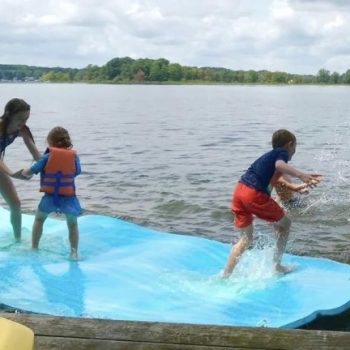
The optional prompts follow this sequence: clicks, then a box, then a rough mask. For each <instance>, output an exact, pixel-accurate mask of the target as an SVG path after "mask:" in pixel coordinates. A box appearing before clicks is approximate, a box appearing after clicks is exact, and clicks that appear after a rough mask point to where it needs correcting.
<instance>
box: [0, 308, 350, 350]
mask: <svg viewBox="0 0 350 350" xmlns="http://www.w3.org/2000/svg"><path fill="white" fill-rule="evenodd" d="M0 317H5V318H8V319H11V320H13V321H16V322H19V323H22V324H24V325H26V326H28V327H30V328H31V329H32V330H33V331H34V333H35V350H44V349H45V350H73V349H74V350H100V349H101V350H112V349H126V350H135V349H138V350H141V349H142V350H151V349H160V350H169V349H179V350H209V349H212V350H219V349H220V350H229V349H235V350H238V349H240V350H243V349H244V350H247V349H255V350H256V349H271V350H272V349H273V350H298V349H300V350H308V349H310V350H311V349H315V350H323V349H327V350H340V349H342V350H343V349H347V350H349V349H350V332H330V331H316V330H312V331H310V330H300V329H298V330H287V329H274V328H254V327H231V326H216V325H194V324H177V323H160V322H134V321H112V320H102V319H88V318H70V317H56V316H41V315H34V314H22V313H0ZM18 350H21V349H18Z"/></svg>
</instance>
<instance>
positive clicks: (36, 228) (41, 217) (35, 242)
mask: <svg viewBox="0 0 350 350" xmlns="http://www.w3.org/2000/svg"><path fill="white" fill-rule="evenodd" d="M48 215H49V214H48V213H44V212H42V211H40V210H37V211H36V213H35V219H34V223H33V230H32V249H38V246H39V241H40V238H41V235H42V233H43V226H44V222H45V220H46V218H47V216H48Z"/></svg>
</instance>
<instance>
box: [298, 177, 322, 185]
mask: <svg viewBox="0 0 350 350" xmlns="http://www.w3.org/2000/svg"><path fill="white" fill-rule="evenodd" d="M321 178H322V175H320V174H302V175H301V176H300V180H301V181H303V182H305V183H306V184H307V185H308V187H310V188H313V187H315V186H316V185H317V184H318V183H320V181H321Z"/></svg>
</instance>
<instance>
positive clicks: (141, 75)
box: [134, 69, 145, 83]
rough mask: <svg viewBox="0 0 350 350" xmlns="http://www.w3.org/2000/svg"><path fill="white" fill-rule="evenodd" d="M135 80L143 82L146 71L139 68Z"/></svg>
mask: <svg viewBox="0 0 350 350" xmlns="http://www.w3.org/2000/svg"><path fill="white" fill-rule="evenodd" d="M134 80H135V81H136V82H137V83H142V82H143V81H144V80H145V73H144V71H143V70H142V69H138V70H137V72H136V73H135V74H134Z"/></svg>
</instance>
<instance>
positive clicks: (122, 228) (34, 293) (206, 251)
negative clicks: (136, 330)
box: [0, 208, 350, 328]
mask: <svg viewBox="0 0 350 350" xmlns="http://www.w3.org/2000/svg"><path fill="white" fill-rule="evenodd" d="M0 220H1V221H0V222H1V229H0V303H3V304H6V305H9V306H12V307H15V308H19V309H24V310H29V311H33V312H39V313H47V314H52V315H61V316H78V317H79V316H83V317H96V318H108V319H118V320H138V321H161V322H181V323H205V324H219V325H236V326H267V327H288V328H294V327H298V326H301V325H303V324H305V323H307V322H309V321H311V320H312V319H314V318H315V317H316V315H317V314H324V315H326V314H327V315H331V314H336V313H340V312H342V311H344V310H346V309H347V308H348V307H350V266H349V265H346V264H341V263H337V262H334V261H331V260H327V259H319V258H311V257H299V256H293V255H284V258H283V262H284V263H286V264H291V265H293V266H294V270H293V272H291V273H289V274H286V275H279V274H275V273H274V272H273V269H272V261H271V259H272V255H273V248H272V247H270V248H266V249H263V250H251V251H247V252H246V253H245V254H244V256H243V257H242V259H241V260H240V262H239V264H238V265H237V269H236V270H235V271H234V273H233V274H232V276H231V277H230V278H229V279H226V280H223V279H221V278H220V277H219V273H220V270H221V269H222V268H223V266H224V264H225V261H226V257H227V254H228V252H229V249H230V246H229V245H228V244H224V243H220V242H216V241H213V240H208V239H204V238H198V237H192V236H185V235H178V234H170V233H164V232H158V231H154V230H151V229H147V228H144V227H140V226H138V225H135V224H132V223H129V222H126V221H122V220H118V219H115V218H111V217H106V216H100V215H87V216H83V217H81V218H79V228H80V256H81V260H80V261H78V262H74V261H73V262H72V261H70V260H69V259H68V256H69V243H68V234H67V228H66V223H65V221H62V220H59V219H48V220H47V222H46V223H45V226H44V234H43V237H42V239H41V242H40V250H39V251H38V252H33V251H31V249H30V241H31V237H30V236H31V227H32V223H33V216H32V215H23V227H24V228H23V240H22V242H21V243H14V240H13V235H12V229H11V225H10V223H9V213H8V211H6V210H4V209H1V208H0Z"/></svg>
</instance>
